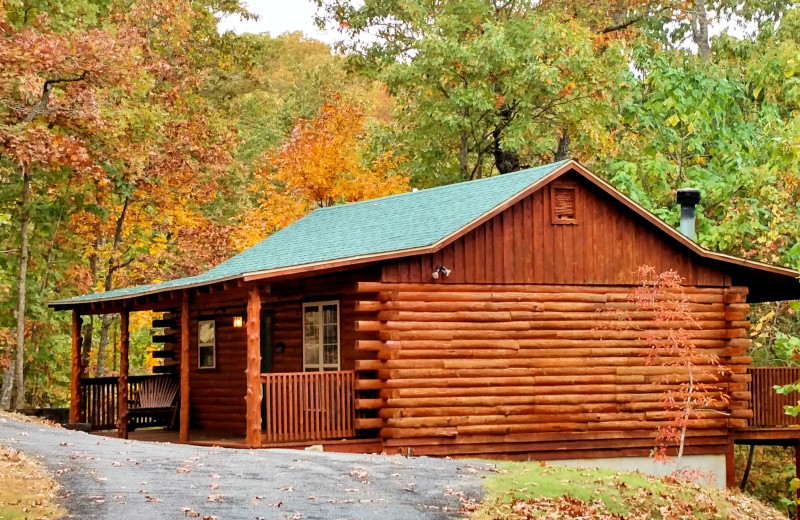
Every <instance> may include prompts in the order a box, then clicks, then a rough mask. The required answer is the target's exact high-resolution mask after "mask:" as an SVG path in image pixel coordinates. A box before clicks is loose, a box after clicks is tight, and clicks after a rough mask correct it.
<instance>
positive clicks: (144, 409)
mask: <svg viewBox="0 0 800 520" xmlns="http://www.w3.org/2000/svg"><path fill="white" fill-rule="evenodd" d="M179 385H180V383H179V382H178V380H177V379H176V378H174V377H173V376H157V377H152V378H148V379H145V380H144V381H142V382H141V383H140V384H139V388H138V389H137V390H134V391H133V399H131V400H130V401H129V409H128V418H129V429H131V430H133V429H135V428H141V427H149V426H166V427H174V423H175V416H176V412H177V406H178V404H177V397H178V389H179V388H180V386H179Z"/></svg>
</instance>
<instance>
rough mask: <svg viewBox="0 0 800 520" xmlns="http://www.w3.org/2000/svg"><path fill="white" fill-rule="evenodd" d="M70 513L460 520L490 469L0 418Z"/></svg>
mask: <svg viewBox="0 0 800 520" xmlns="http://www.w3.org/2000/svg"><path fill="white" fill-rule="evenodd" d="M0 444H3V445H6V446H9V447H11V448H15V449H18V450H22V451H23V452H25V453H26V454H28V455H33V456H35V457H37V458H38V459H39V460H41V461H42V463H43V464H44V465H45V466H46V467H47V468H48V469H50V471H51V472H52V473H53V475H54V476H55V478H56V480H58V482H59V484H61V486H62V495H63V498H62V500H61V502H62V504H63V505H64V506H65V507H66V508H67V510H68V511H69V513H70V517H71V518H79V519H87V520H88V519H115V520H117V519H145V520H157V519H162V518H165V519H166V518H187V517H189V518H191V517H197V518H203V517H212V518H218V519H220V520H225V519H237V520H238V519H251V520H255V519H272V518H308V519H312V518H324V519H336V518H342V519H345V518H347V519H350V518H380V519H387V520H391V519H398V520H400V519H412V518H426V519H438V518H454V517H460V516H461V514H460V513H459V512H458V511H459V509H461V507H462V502H463V501H464V500H465V499H474V500H477V499H479V498H480V497H481V494H482V484H481V475H482V474H485V473H486V472H487V471H491V466H488V465H485V464H482V463H479V462H469V461H464V460H446V459H433V458H428V457H417V458H406V457H400V456H383V455H353V454H344V453H321V452H310V451H297V450H273V449H270V450H233V449H225V448H206V447H199V446H187V445H179V444H166V443H152V442H142V441H122V440H119V439H113V438H106V437H99V436H94V435H88V434H86V433H80V432H73V431H69V430H63V429H58V428H50V427H46V426H41V425H38V424H29V423H23V422H19V421H16V420H13V419H6V418H2V417H0Z"/></svg>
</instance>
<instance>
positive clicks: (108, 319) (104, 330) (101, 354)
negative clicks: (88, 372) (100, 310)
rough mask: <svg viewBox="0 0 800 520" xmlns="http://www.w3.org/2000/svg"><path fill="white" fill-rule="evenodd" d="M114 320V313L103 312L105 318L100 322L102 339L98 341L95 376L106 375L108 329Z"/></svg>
mask: <svg viewBox="0 0 800 520" xmlns="http://www.w3.org/2000/svg"><path fill="white" fill-rule="evenodd" d="M113 320H114V316H113V315H111V314H103V319H102V320H101V322H100V339H99V340H98V341H97V370H96V371H95V377H103V376H105V375H106V345H107V344H108V331H109V329H110V328H111V323H112V322H113Z"/></svg>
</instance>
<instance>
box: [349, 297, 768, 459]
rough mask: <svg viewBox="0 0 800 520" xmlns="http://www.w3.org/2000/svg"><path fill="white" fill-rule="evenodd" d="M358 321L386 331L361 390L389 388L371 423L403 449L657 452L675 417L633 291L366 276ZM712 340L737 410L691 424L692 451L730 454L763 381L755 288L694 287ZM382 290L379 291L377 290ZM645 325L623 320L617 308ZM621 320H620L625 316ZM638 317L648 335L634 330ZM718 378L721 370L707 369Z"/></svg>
mask: <svg viewBox="0 0 800 520" xmlns="http://www.w3.org/2000/svg"><path fill="white" fill-rule="evenodd" d="M358 289H359V290H360V291H363V293H364V295H365V297H364V298H362V299H361V300H359V301H358V303H357V304H356V309H357V310H360V311H374V312H377V313H378V314H377V318H376V319H373V320H362V321H359V322H357V326H356V328H357V330H361V331H372V332H374V333H376V334H377V335H378V339H377V340H364V341H359V342H358V344H357V347H358V348H359V349H360V350H362V351H365V352H374V353H376V354H377V357H378V359H377V360H374V361H373V360H364V361H359V362H357V363H356V370H357V371H359V372H361V378H360V380H359V381H358V382H357V387H358V388H360V389H362V390H373V391H376V392H377V397H375V398H372V399H367V398H360V399H358V400H357V404H356V406H357V408H360V409H362V410H363V409H369V410H375V411H376V412H377V413H376V415H377V417H375V418H372V419H363V420H362V422H361V424H360V427H367V426H370V427H374V428H379V431H380V436H381V437H382V438H383V443H384V449H385V450H386V451H387V452H390V453H396V452H400V453H408V452H409V450H410V451H411V452H413V453H415V454H420V455H422V454H430V455H454V456H455V455H457V456H481V455H484V456H491V457H507V458H523V459H524V458H533V459H558V458H590V457H601V456H633V455H643V456H646V455H647V454H648V453H649V452H650V450H651V449H652V447H653V439H654V437H655V435H656V429H657V427H658V426H659V425H660V424H662V423H663V422H664V421H666V420H667V419H668V416H669V414H668V413H667V412H665V410H664V406H663V404H662V399H663V395H664V394H663V393H664V391H665V389H666V388H667V387H668V386H669V383H670V382H672V383H674V378H671V372H673V369H670V368H667V367H662V366H647V363H646V358H645V352H646V350H647V341H646V340H644V339H642V338H645V337H647V336H648V335H650V334H659V333H663V331H659V330H658V329H657V328H656V327H654V326H653V325H654V324H653V321H652V318H653V317H652V316H651V315H649V314H648V313H645V312H639V311H637V310H636V308H635V305H634V304H632V303H629V301H628V294H629V293H630V291H631V289H632V288H631V287H620V286H555V285H475V284H472V285H468V284H464V285H454V284H449V285H434V284H410V283H405V284H404V283H396V284H388V283H360V284H358ZM686 290H687V292H688V295H689V298H690V301H691V306H690V308H691V311H692V312H693V313H694V317H695V318H696V319H697V321H698V323H699V324H700V325H701V326H702V329H701V330H697V331H695V332H694V337H695V342H696V344H697V346H698V348H701V349H704V350H706V351H708V352H713V353H715V354H717V355H719V356H720V359H721V362H722V363H723V364H725V365H727V366H728V367H729V368H730V369H731V370H732V374H731V375H729V376H726V377H723V378H722V379H721V380H720V386H721V387H722V388H723V389H724V390H725V391H726V392H727V393H728V394H729V395H730V396H731V402H730V405H729V406H725V405H723V404H719V405H718V406H716V408H718V411H719V412H723V413H729V414H730V415H723V414H719V413H711V412H710V413H705V414H701V417H698V418H696V419H693V420H691V421H690V423H691V424H690V429H689V432H688V439H687V447H686V453H689V454H692V453H694V454H699V453H724V452H725V449H726V446H727V443H728V429H729V428H730V427H738V426H744V425H745V423H746V420H747V418H748V417H750V416H751V415H752V414H751V412H750V410H749V409H748V400H749V398H750V396H749V392H748V391H747V382H748V378H749V376H748V375H747V374H746V368H747V365H749V364H750V362H751V359H750V358H748V357H746V355H745V353H746V349H747V343H748V340H747V339H745V333H746V325H745V323H747V322H746V319H747V312H748V305H747V304H746V303H744V301H745V296H746V292H747V289H746V288H740V287H734V288H727V289H726V288H699V287H687V289H686ZM369 295H374V296H369ZM617 310H618V311H623V312H626V313H630V315H631V318H632V322H631V323H627V322H626V323H624V324H623V323H614V321H615V317H614V313H613V312H601V311H617ZM616 319H619V318H618V317H617V318H616ZM632 325H635V326H636V327H638V329H640V330H632V329H631V326H632ZM705 379H708V378H707V377H706V378H705Z"/></svg>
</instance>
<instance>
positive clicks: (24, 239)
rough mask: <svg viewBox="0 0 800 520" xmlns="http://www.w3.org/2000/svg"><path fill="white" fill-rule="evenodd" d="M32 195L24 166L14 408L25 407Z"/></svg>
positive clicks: (29, 179)
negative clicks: (26, 324)
mask: <svg viewBox="0 0 800 520" xmlns="http://www.w3.org/2000/svg"><path fill="white" fill-rule="evenodd" d="M30 196H31V173H30V171H29V170H28V168H27V167H25V166H23V168H22V199H21V200H20V218H19V221H20V232H19V236H20V245H19V273H18V276H17V311H16V314H17V359H16V362H15V364H14V365H15V366H14V387H15V390H16V392H15V397H14V408H17V409H19V408H24V407H25V372H24V369H25V304H26V303H27V302H26V299H25V296H26V295H25V290H26V288H27V283H26V282H27V279H28V228H29V225H30V221H31V215H30V211H29V210H30V208H28V201H29V200H30Z"/></svg>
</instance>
